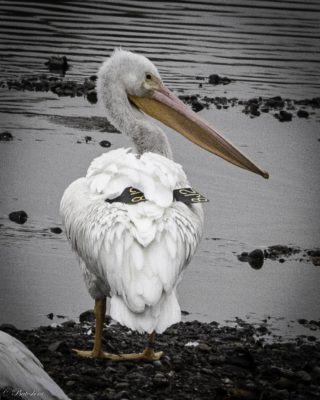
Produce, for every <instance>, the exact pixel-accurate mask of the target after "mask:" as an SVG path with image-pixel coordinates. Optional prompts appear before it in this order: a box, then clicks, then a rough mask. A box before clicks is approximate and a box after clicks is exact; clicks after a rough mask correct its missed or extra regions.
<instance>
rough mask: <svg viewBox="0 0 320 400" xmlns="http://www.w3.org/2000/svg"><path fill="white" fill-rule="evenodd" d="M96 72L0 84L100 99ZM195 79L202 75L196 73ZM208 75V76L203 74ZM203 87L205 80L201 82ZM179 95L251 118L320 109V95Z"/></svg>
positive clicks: (285, 118) (223, 81)
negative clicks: (75, 77) (239, 111)
mask: <svg viewBox="0 0 320 400" xmlns="http://www.w3.org/2000/svg"><path fill="white" fill-rule="evenodd" d="M96 79H97V76H96V75H92V76H90V77H88V78H85V79H84V81H83V82H78V81H75V80H70V79H66V78H64V76H57V75H53V76H52V75H47V74H38V75H31V76H27V77H21V78H17V79H8V80H3V81H0V87H2V88H6V89H8V90H21V91H37V92H48V91H51V92H52V93H54V94H56V95H58V96H59V97H61V96H69V97H76V96H85V97H86V99H87V100H88V102H89V103H91V104H95V103H97V93H96V89H95V85H96ZM195 79H196V80H197V79H200V78H199V77H195ZM203 79H204V78H203ZM231 82H232V80H231V79H229V78H228V77H220V76H218V75H215V74H213V75H210V76H209V77H208V80H207V82H206V84H207V85H211V86H212V85H214V86H216V85H227V84H229V83H231ZM199 87H200V88H202V87H203V84H202V83H200V84H199ZM179 98H180V99H181V100H182V101H183V102H185V103H187V104H189V105H190V106H191V108H192V109H193V110H194V111H195V112H199V111H201V110H203V109H204V108H209V107H211V106H214V107H215V108H216V109H217V110H226V109H228V108H230V107H236V106H238V107H241V108H242V112H243V113H244V114H245V115H248V116H249V117H251V118H255V117H259V116H260V115H262V114H269V115H272V116H273V117H274V118H276V119H277V120H278V121H279V122H290V121H292V119H293V118H302V119H308V118H311V117H312V116H314V115H315V113H316V111H317V110H319V109H320V97H315V98H311V99H300V100H298V99H289V98H282V97H281V96H274V97H269V98H264V97H254V98H252V99H238V98H236V97H232V98H228V97H225V96H215V97H210V96H207V95H205V96H201V95H200V94H194V95H179Z"/></svg>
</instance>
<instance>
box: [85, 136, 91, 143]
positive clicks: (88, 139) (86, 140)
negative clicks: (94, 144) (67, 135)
mask: <svg viewBox="0 0 320 400" xmlns="http://www.w3.org/2000/svg"><path fill="white" fill-rule="evenodd" d="M84 140H85V142H86V143H89V142H91V140H92V136H85V137H84Z"/></svg>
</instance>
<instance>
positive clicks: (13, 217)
mask: <svg viewBox="0 0 320 400" xmlns="http://www.w3.org/2000/svg"><path fill="white" fill-rule="evenodd" d="M9 219H10V221H13V222H16V223H17V224H20V225H23V224H24V223H25V222H26V221H27V219H28V214H27V213H26V212H25V211H23V210H22V211H13V212H11V213H10V214H9Z"/></svg>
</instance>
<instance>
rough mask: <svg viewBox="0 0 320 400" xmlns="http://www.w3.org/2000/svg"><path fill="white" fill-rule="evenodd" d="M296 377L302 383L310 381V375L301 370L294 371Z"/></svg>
mask: <svg viewBox="0 0 320 400" xmlns="http://www.w3.org/2000/svg"><path fill="white" fill-rule="evenodd" d="M296 377H297V379H298V380H299V381H301V382H303V383H310V382H311V381H312V378H311V375H310V374H309V373H308V372H306V371H303V370H302V371H298V372H296Z"/></svg>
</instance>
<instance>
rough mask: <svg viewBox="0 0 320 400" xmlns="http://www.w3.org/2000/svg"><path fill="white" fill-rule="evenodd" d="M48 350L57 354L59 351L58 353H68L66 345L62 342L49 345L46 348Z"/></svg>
mask: <svg viewBox="0 0 320 400" xmlns="http://www.w3.org/2000/svg"><path fill="white" fill-rule="evenodd" d="M48 349H49V350H50V351H51V352H53V353H54V352H57V351H60V352H61V351H62V352H65V351H67V352H69V348H68V346H67V344H66V343H65V342H64V341H63V340H58V341H56V342H54V343H51V344H50V345H49V346H48Z"/></svg>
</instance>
